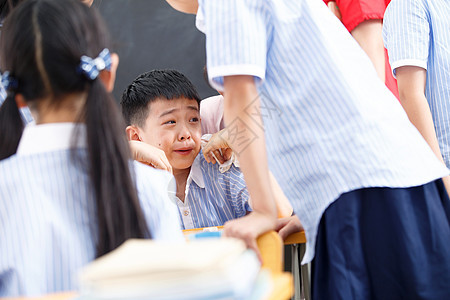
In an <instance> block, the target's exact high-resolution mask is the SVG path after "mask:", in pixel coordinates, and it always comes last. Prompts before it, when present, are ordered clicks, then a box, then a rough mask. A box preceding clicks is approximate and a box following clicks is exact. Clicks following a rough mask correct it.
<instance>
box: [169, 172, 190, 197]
mask: <svg viewBox="0 0 450 300" xmlns="http://www.w3.org/2000/svg"><path fill="white" fill-rule="evenodd" d="M190 172H191V168H190V167H189V168H187V169H173V176H174V177H175V181H176V182H177V194H176V195H177V197H178V199H180V200H181V201H183V202H184V197H185V196H186V195H185V192H186V182H187V179H188V177H189V173H190Z"/></svg>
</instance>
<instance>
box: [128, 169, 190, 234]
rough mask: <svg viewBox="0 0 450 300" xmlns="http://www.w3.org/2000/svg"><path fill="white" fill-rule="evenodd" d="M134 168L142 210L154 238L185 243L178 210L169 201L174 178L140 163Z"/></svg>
mask: <svg viewBox="0 0 450 300" xmlns="http://www.w3.org/2000/svg"><path fill="white" fill-rule="evenodd" d="M134 168H135V170H136V175H137V188H138V191H139V200H140V202H141V208H142V210H143V211H144V215H145V217H146V220H147V225H148V226H149V229H150V231H151V234H152V238H153V239H155V240H165V241H179V242H183V241H184V238H183V235H182V233H181V225H180V220H179V216H178V209H177V207H176V205H175V203H173V202H172V201H171V200H170V199H169V193H168V192H169V185H171V184H172V183H173V180H174V179H173V176H172V175H170V174H169V173H168V172H166V171H160V170H155V169H153V168H151V167H148V166H145V165H143V164H141V163H138V162H134Z"/></svg>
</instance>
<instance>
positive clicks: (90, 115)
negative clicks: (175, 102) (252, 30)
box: [0, 0, 182, 296]
mask: <svg viewBox="0 0 450 300" xmlns="http://www.w3.org/2000/svg"><path fill="white" fill-rule="evenodd" d="M106 36H107V35H106V32H105V29H104V27H103V25H102V22H101V20H100V19H99V16H98V14H97V13H96V12H95V11H91V10H89V9H88V8H87V7H86V6H85V5H83V4H81V2H80V1H78V0H27V1H24V3H23V4H21V5H20V6H19V7H18V8H17V9H15V10H14V11H13V12H12V13H11V15H10V16H9V17H8V18H7V20H6V21H5V24H4V27H3V31H2V36H1V38H2V40H1V46H2V49H1V54H0V57H1V58H2V63H1V67H2V71H4V72H3V75H2V79H3V80H2V81H3V82H4V83H5V86H6V88H7V90H8V97H7V99H6V100H5V103H4V104H3V105H2V106H1V109H0V141H1V144H2V147H1V149H0V159H2V161H1V162H0V236H1V239H0V253H1V256H0V296H18V295H28V296H31V295H39V294H44V293H50V292H55V291H61V290H73V289H75V288H76V280H75V279H74V278H76V277H74V276H76V272H77V271H78V269H79V268H80V267H81V266H83V265H85V264H86V263H87V262H89V261H91V260H93V259H94V258H96V257H98V256H101V255H103V254H105V253H108V252H109V251H111V250H113V249H115V248H116V247H117V246H119V245H120V244H122V243H123V242H124V241H125V240H127V239H129V238H149V237H152V238H156V239H175V240H178V239H180V240H181V239H182V236H181V232H180V230H179V228H180V227H179V223H178V215H177V212H176V208H175V207H174V206H173V204H172V203H171V202H170V201H169V200H168V195H167V186H168V184H169V180H170V176H168V175H166V174H165V173H162V172H159V171H155V170H152V169H151V168H149V167H146V166H144V165H140V164H137V163H135V164H134V167H132V168H130V166H132V164H131V163H130V160H129V157H130V156H129V149H128V144H127V141H126V138H125V132H124V130H123V128H125V127H124V126H123V124H122V122H121V116H120V113H119V112H118V110H117V107H116V104H115V103H114V100H113V99H112V98H111V96H110V94H109V91H110V90H111V89H112V82H113V80H114V70H115V68H114V61H115V60H114V57H113V55H110V54H109V51H108V50H107V49H105V48H106V47H107V40H106V39H105V37H106ZM5 71H8V72H9V74H8V73H6V72H5ZM23 102H24V103H26V104H27V105H28V106H29V107H30V109H31V111H32V112H33V113H34V117H35V120H36V125H30V126H27V127H26V128H25V130H23V124H22V121H21V118H20V114H19V110H18V106H17V104H16V103H23ZM160 216H164V219H161V220H160V219H159V218H160Z"/></svg>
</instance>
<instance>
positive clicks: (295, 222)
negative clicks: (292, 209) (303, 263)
mask: <svg viewBox="0 0 450 300" xmlns="http://www.w3.org/2000/svg"><path fill="white" fill-rule="evenodd" d="M275 230H276V231H278V234H279V235H280V236H281V238H282V239H283V240H285V239H286V238H287V237H288V236H289V235H291V234H293V233H296V232H299V231H302V230H303V225H302V223H301V222H300V219H299V218H298V217H297V216H296V215H293V216H290V217H287V218H281V219H278V220H277V225H276V228H275Z"/></svg>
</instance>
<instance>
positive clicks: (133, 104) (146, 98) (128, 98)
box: [120, 70, 200, 127]
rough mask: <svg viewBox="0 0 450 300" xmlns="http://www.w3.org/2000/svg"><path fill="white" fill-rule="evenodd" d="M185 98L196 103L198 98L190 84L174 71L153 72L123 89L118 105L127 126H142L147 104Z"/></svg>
mask: <svg viewBox="0 0 450 300" xmlns="http://www.w3.org/2000/svg"><path fill="white" fill-rule="evenodd" d="M177 98H187V99H192V100H195V101H197V103H198V104H199V106H200V97H199V95H198V93H197V90H196V89H195V87H194V85H193V84H192V82H190V81H189V79H188V78H187V77H186V76H184V75H183V74H182V73H180V72H178V71H176V70H153V71H150V72H146V73H143V74H141V75H139V76H138V77H137V78H136V79H135V80H133V82H132V83H131V84H130V85H129V86H128V88H126V89H125V91H124V92H123V94H122V100H121V101H120V105H121V106H122V114H123V116H124V118H125V122H126V123H127V125H131V124H136V125H138V126H141V127H142V126H144V123H145V120H146V119H147V116H148V110H149V105H148V104H149V103H151V102H153V101H155V100H158V99H166V100H172V99H177Z"/></svg>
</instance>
